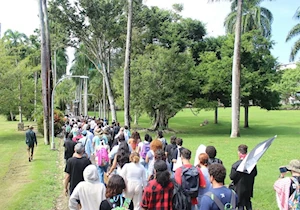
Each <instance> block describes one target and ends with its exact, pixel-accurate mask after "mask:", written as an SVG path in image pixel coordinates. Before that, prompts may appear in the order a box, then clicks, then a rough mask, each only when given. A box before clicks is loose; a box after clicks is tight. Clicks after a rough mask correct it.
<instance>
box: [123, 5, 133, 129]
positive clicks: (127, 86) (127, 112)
mask: <svg viewBox="0 0 300 210" xmlns="http://www.w3.org/2000/svg"><path fill="white" fill-rule="evenodd" d="M132 9H133V8H132V0H128V20H127V38H126V52H125V66H124V123H125V125H127V126H128V127H129V128H130V119H129V118H130V53H131V34H132Z"/></svg>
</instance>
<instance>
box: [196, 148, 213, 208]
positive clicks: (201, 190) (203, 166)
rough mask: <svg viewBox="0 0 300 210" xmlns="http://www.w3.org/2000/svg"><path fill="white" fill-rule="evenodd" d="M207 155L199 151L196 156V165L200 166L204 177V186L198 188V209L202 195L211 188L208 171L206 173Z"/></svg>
mask: <svg viewBox="0 0 300 210" xmlns="http://www.w3.org/2000/svg"><path fill="white" fill-rule="evenodd" d="M208 159H209V157H208V155H207V154H206V153H200V154H199V156H198V164H197V167H198V168H200V170H201V172H202V174H203V176H204V179H205V187H204V188H199V192H198V197H197V200H198V209H200V205H201V198H202V196H203V195H204V194H205V193H207V192H208V191H209V189H210V188H211V183H210V177H209V173H208V168H207V166H208Z"/></svg>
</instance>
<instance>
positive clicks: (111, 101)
mask: <svg viewBox="0 0 300 210" xmlns="http://www.w3.org/2000/svg"><path fill="white" fill-rule="evenodd" d="M102 70H103V71H102V72H103V77H104V81H105V84H106V89H107V91H106V92H107V97H108V101H109V105H110V110H111V117H112V121H117V113H116V108H115V98H114V95H113V93H112V90H111V85H110V78H109V74H108V73H107V70H106V65H105V63H102Z"/></svg>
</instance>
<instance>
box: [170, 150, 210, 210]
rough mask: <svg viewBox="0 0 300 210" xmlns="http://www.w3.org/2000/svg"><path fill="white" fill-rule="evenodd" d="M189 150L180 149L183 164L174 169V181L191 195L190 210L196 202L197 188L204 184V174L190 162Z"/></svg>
mask: <svg viewBox="0 0 300 210" xmlns="http://www.w3.org/2000/svg"><path fill="white" fill-rule="evenodd" d="M191 155H192V153H191V151H190V150H188V149H185V148H184V149H182V150H181V160H182V163H183V165H182V166H181V167H180V168H178V169H176V171H175V181H176V182H177V183H178V184H179V185H181V186H182V188H183V189H184V190H185V191H186V192H187V193H188V195H189V196H190V197H191V203H192V208H191V209H192V210H193V209H195V207H196V205H197V204H198V201H197V197H198V191H199V188H201V187H202V188H204V187H205V186H206V183H205V179H204V176H203V174H202V172H201V170H200V169H199V168H197V167H195V166H193V165H192V164H191V163H190V159H191Z"/></svg>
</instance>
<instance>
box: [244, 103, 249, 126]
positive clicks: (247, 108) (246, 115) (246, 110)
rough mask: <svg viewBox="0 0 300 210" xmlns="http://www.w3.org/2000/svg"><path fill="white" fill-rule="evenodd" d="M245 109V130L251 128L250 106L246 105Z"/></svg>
mask: <svg viewBox="0 0 300 210" xmlns="http://www.w3.org/2000/svg"><path fill="white" fill-rule="evenodd" d="M244 108H245V122H244V128H249V104H245V105H244Z"/></svg>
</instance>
